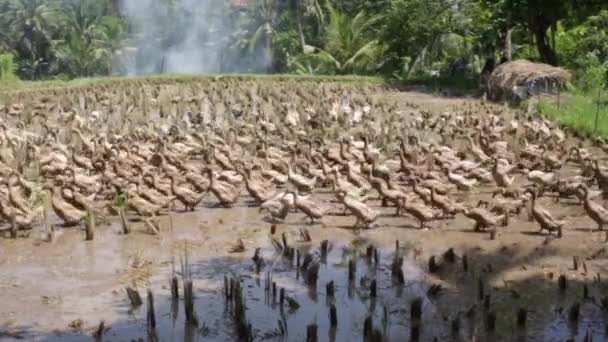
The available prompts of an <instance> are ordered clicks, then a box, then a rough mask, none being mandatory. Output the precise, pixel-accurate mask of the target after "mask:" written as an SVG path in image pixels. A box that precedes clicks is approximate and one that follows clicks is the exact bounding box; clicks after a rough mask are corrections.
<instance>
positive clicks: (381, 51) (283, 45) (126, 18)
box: [0, 0, 608, 83]
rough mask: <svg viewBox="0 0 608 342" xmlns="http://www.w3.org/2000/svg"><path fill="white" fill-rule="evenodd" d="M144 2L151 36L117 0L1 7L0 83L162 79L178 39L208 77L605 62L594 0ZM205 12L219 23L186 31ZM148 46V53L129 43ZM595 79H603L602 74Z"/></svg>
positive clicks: (33, 1) (602, 10)
mask: <svg viewBox="0 0 608 342" xmlns="http://www.w3.org/2000/svg"><path fill="white" fill-rule="evenodd" d="M154 4H155V7H154V8H155V10H154V12H153V13H152V14H150V15H149V18H148V19H149V22H152V23H153V24H154V28H153V30H150V29H149V28H148V29H147V30H144V27H143V26H142V25H141V23H140V22H138V21H137V20H135V19H134V18H133V16H131V15H129V14H128V13H125V11H124V7H125V2H121V1H119V0H0V66H1V68H0V76H2V77H3V78H5V79H8V78H10V77H14V76H17V77H19V78H21V79H25V80H39V79H70V78H76V77H90V76H103V75H121V74H125V73H127V70H129V67H128V65H127V64H128V63H131V64H135V65H139V66H146V67H141V68H140V69H136V71H135V72H136V73H158V72H163V71H171V70H170V69H169V70H165V69H166V68H165V66H164V63H165V60H164V57H160V56H156V59H154V55H155V54H158V53H155V52H157V51H163V50H169V49H171V48H172V47H173V48H179V47H180V46H183V44H184V40H187V39H190V40H192V39H194V40H195V42H194V43H195V44H198V43H200V44H199V45H205V46H210V47H211V49H215V50H216V51H217V53H218V55H219V57H218V58H217V60H218V63H217V65H213V67H212V68H211V69H209V70H211V71H215V72H264V73H297V74H332V75H344V74H360V75H381V76H384V77H388V78H392V79H396V80H402V81H403V80H411V79H420V78H425V77H431V78H432V77H436V78H438V79H441V78H445V77H471V78H476V76H477V75H478V73H479V72H480V70H481V69H482V67H483V65H484V63H485V62H486V61H487V60H488V59H490V58H493V59H495V60H500V59H503V60H509V59H513V58H528V59H533V60H538V61H541V62H545V63H549V64H553V65H561V66H565V67H567V68H569V69H571V70H574V72H575V73H576V75H577V76H579V79H585V80H587V79H588V78H587V77H586V76H588V74H589V70H591V69H592V70H596V71H595V73H596V74H597V70H605V69H606V68H605V67H604V66H606V65H607V63H608V4H607V3H606V2H605V1H603V0H579V1H570V0H287V1H284V0H229V1H227V0H205V1H202V2H197V1H194V2H193V1H191V0H158V1H154ZM201 4H203V5H201ZM201 6H202V7H201ZM143 7H145V6H143ZM143 7H142V8H143ZM193 7H196V8H197V10H192V9H193ZM200 8H204V10H203V11H201V10H200ZM206 13H208V14H209V13H210V14H209V15H211V14H212V15H213V18H222V19H221V20H219V21H218V20H217V19H214V21H213V23H212V24H209V25H203V26H200V25H198V26H197V25H195V24H196V23H197V17H200V16H204V15H205V14H206ZM209 18H211V17H209ZM209 18H206V19H209ZM144 31H146V32H144ZM191 31H196V34H190V33H189V32H191ZM201 31H202V32H201ZM142 37H143V38H142ZM210 37H211V38H210ZM152 38H153V39H154V40H155V41H157V42H159V43H158V49H156V50H154V49H150V48H149V47H148V46H141V45H138V42H141V41H149V40H151V39H152ZM196 40H200V42H198V43H197V41H196ZM151 56H152V57H151ZM151 58H152V59H151ZM8 64H11V65H8ZM159 65H160V67H159ZM593 68H595V69H593ZM600 78H601V79H602V80H603V81H604V82H605V80H606V79H607V76H606V75H605V73H604V74H603V75H600ZM585 82H586V81H585ZM583 83H584V82H583Z"/></svg>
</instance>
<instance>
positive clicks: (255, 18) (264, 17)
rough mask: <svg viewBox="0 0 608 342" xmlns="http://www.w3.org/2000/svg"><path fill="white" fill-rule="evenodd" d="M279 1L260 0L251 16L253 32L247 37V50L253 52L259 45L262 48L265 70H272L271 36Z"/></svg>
mask: <svg viewBox="0 0 608 342" xmlns="http://www.w3.org/2000/svg"><path fill="white" fill-rule="evenodd" d="M278 6H279V1H277V0H260V2H259V3H258V4H257V6H254V8H253V12H252V14H251V16H252V22H253V25H254V26H253V29H252V30H251V31H252V32H253V34H251V36H250V37H249V52H250V53H255V52H256V51H258V49H259V48H260V47H262V50H263V65H264V67H265V69H266V70H267V71H272V70H273V64H274V52H273V44H272V36H273V34H274V28H275V23H276V19H277V16H278V11H279V8H278Z"/></svg>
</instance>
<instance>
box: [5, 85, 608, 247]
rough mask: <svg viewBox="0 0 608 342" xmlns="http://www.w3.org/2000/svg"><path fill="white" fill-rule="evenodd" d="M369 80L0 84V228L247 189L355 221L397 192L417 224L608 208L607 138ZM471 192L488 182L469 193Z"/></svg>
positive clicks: (550, 217)
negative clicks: (437, 108) (35, 87)
mask: <svg viewBox="0 0 608 342" xmlns="http://www.w3.org/2000/svg"><path fill="white" fill-rule="evenodd" d="M379 88H381V86H378V85H365V84H364V85H353V84H338V83H318V82H312V81H306V82H305V81H299V82H295V81H280V82H278V81H277V82H267V81H255V80H237V79H209V80H203V81H200V80H199V81H197V82H190V83H183V84H182V83H163V81H161V80H152V81H137V82H132V83H124V84H123V83H114V84H98V85H90V86H84V87H78V88H68V89H54V90H53V89H51V90H44V91H37V92H32V93H29V92H28V93H14V94H10V95H9V96H7V97H6V102H5V103H4V105H0V118H1V122H2V123H3V124H2V125H0V128H1V130H0V218H1V221H3V225H2V227H4V228H0V231H2V230H4V231H5V232H6V231H9V230H10V231H11V232H12V233H13V234H12V235H13V236H16V235H17V232H27V231H30V230H31V229H32V228H33V227H36V226H43V225H44V222H45V220H46V222H47V224H48V221H49V220H52V219H53V217H52V215H49V213H50V212H51V210H50V208H52V212H54V213H55V214H56V216H57V218H58V220H55V221H58V223H60V224H61V225H62V226H65V227H70V226H78V225H79V224H81V223H82V222H83V220H85V219H86V218H87V217H89V216H90V215H91V214H95V215H100V216H102V217H107V216H111V215H117V214H118V213H119V212H121V210H124V213H126V214H127V215H126V216H127V217H130V218H131V219H134V218H140V219H141V220H143V221H145V222H146V225H147V226H148V227H151V229H152V230H156V231H157V230H158V226H157V225H156V223H155V221H154V218H155V217H157V216H159V215H165V214H167V213H168V212H170V211H194V210H198V209H200V208H201V207H202V206H203V204H201V203H202V201H203V200H204V199H206V198H207V199H212V198H214V199H215V200H214V201H215V202H216V204H217V206H221V207H232V206H236V205H238V204H239V203H240V201H242V199H243V197H244V196H246V201H247V202H248V203H249V204H250V205H251V206H255V207H258V208H259V211H260V212H261V213H263V215H267V218H268V219H269V220H272V221H279V222H280V221H284V220H286V218H287V216H288V215H304V216H305V217H306V218H307V219H308V220H309V221H310V223H315V222H320V221H322V220H323V219H324V217H326V216H328V215H350V216H352V217H353V227H354V228H373V227H374V226H376V225H378V224H379V221H381V220H382V217H383V216H385V215H391V214H392V211H391V212H388V211H386V210H383V209H381V208H382V207H394V215H395V216H397V217H404V218H405V217H409V218H410V219H414V220H415V222H417V223H418V226H419V228H421V229H427V228H430V227H431V226H432V225H433V224H432V222H434V221H439V220H450V219H453V218H454V217H455V216H457V215H464V216H465V217H467V218H469V219H470V220H471V221H472V226H474V227H475V230H489V231H491V232H494V231H496V229H498V227H501V226H507V225H508V224H509V222H510V219H512V218H516V217H518V216H519V215H521V214H527V215H524V216H525V217H522V218H520V219H528V220H534V221H535V222H536V223H537V224H538V227H539V230H540V232H541V233H542V232H546V233H548V234H556V235H558V236H561V234H563V233H564V230H565V229H567V228H568V226H567V221H566V220H561V219H558V217H559V202H560V201H561V202H563V201H570V202H572V201H574V203H579V204H580V205H581V206H582V207H583V209H584V211H585V213H586V214H587V215H588V216H589V218H591V219H592V220H593V221H594V222H595V223H596V224H597V227H598V228H599V229H603V226H604V224H606V223H608V210H607V209H606V208H605V207H604V206H603V203H602V200H603V199H605V198H608V171H606V170H604V169H603V168H602V166H601V161H602V159H603V157H604V156H605V153H606V151H607V150H608V145H606V144H605V143H604V142H603V141H601V140H599V139H596V140H593V141H590V140H584V139H582V138H577V137H574V136H573V135H574V133H571V132H568V131H566V130H564V129H561V128H560V127H558V126H557V125H555V124H554V123H552V122H550V121H547V120H545V119H543V118H541V117H538V116H534V115H527V114H524V113H516V114H514V115H513V114H511V113H510V112H508V111H506V110H504V109H503V108H500V107H497V106H493V105H489V104H484V103H480V102H473V101H471V102H467V103H466V104H463V105H460V106H457V107H455V108H450V109H449V110H446V111H445V112H439V113H438V112H432V111H429V110H425V109H423V108H419V107H418V106H417V105H415V104H405V106H403V105H402V106H399V105H397V104H396V103H391V102H390V101H389V100H387V99H386V98H379V97H376V96H374V95H373V94H374V93H377V92H378V90H379ZM328 193H329V194H330V195H331V196H333V197H335V198H332V200H331V201H327V198H328V196H327V194H328ZM479 193H488V194H491V197H490V196H487V200H482V201H478V203H474V201H471V200H470V196H471V195H472V194H479ZM547 197H549V198H551V197H552V198H553V199H552V200H551V202H553V203H554V204H553V205H552V206H551V209H552V210H548V209H547V208H543V207H542V206H541V204H542V203H540V200H541V199H542V198H547ZM120 199H122V201H120ZM375 200H378V201H380V206H379V205H378V202H375ZM551 202H545V203H551ZM122 205H124V207H122ZM47 209H48V210H47ZM296 213H297V214H296ZM49 216H51V217H50V218H49ZM304 216H302V219H303V218H304ZM48 225H49V226H53V224H48ZM6 227H8V228H6Z"/></svg>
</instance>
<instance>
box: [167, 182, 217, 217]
mask: <svg viewBox="0 0 608 342" xmlns="http://www.w3.org/2000/svg"><path fill="white" fill-rule="evenodd" d="M210 184H212V183H210ZM209 188H211V186H209ZM171 192H172V193H173V196H175V198H176V199H177V200H178V201H180V202H181V203H182V204H183V205H184V208H185V209H186V211H194V208H196V206H197V205H198V204H199V203H200V202H201V201H202V200H203V197H205V193H204V192H203V193H196V192H194V191H192V190H190V189H189V188H187V187H184V186H180V185H179V178H178V176H177V174H172V175H171Z"/></svg>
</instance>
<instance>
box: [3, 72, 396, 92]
mask: <svg viewBox="0 0 608 342" xmlns="http://www.w3.org/2000/svg"><path fill="white" fill-rule="evenodd" d="M216 78H230V79H235V80H251V79H256V80H262V81H263V80H268V81H290V80H294V81H309V82H347V83H348V82H358V83H375V84H383V83H384V80H383V79H382V78H380V77H369V76H309V75H287V74H277V75H264V74H221V75H220V74H205V75H183V74H162V75H152V76H134V77H124V76H120V77H90V78H78V79H74V80H70V81H61V80H51V81H18V80H15V81H0V93H12V92H19V91H28V90H49V89H56V88H78V87H83V86H90V85H104V84H109V83H115V82H137V81H146V82H147V81H151V82H162V83H165V82H166V83H181V82H196V81H202V80H208V79H216Z"/></svg>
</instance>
